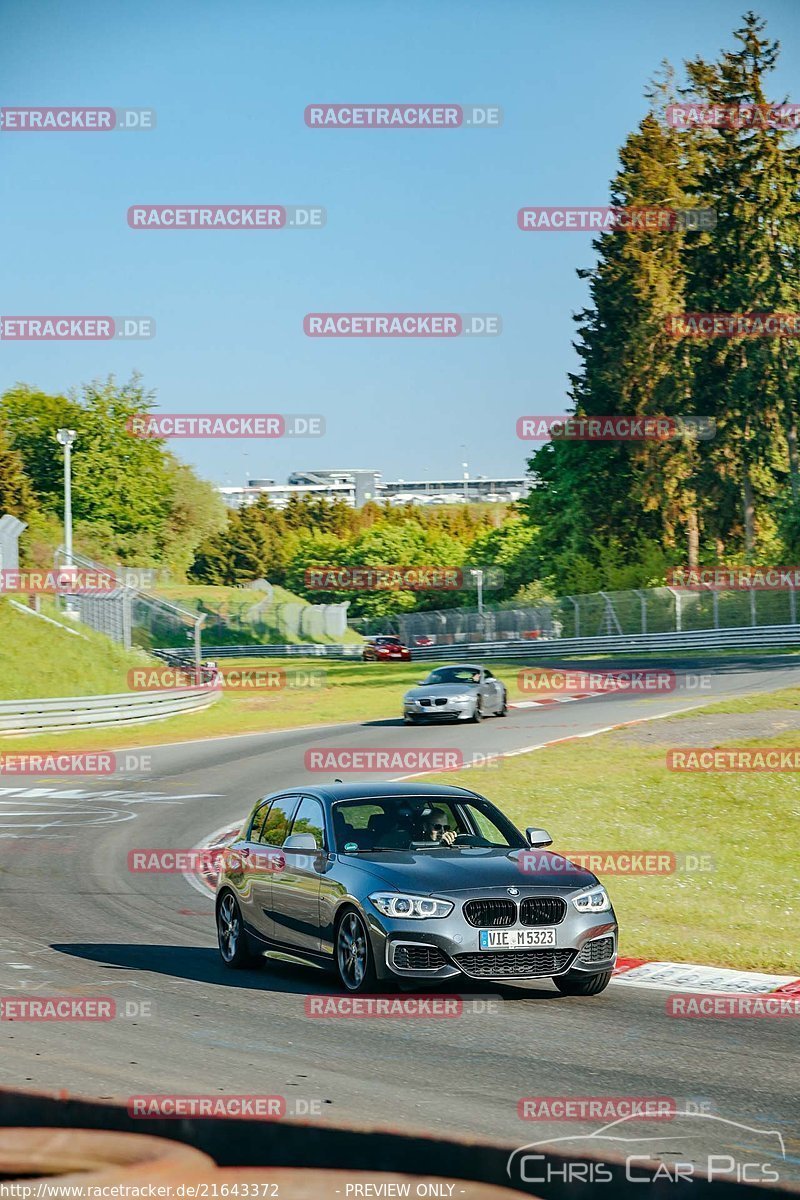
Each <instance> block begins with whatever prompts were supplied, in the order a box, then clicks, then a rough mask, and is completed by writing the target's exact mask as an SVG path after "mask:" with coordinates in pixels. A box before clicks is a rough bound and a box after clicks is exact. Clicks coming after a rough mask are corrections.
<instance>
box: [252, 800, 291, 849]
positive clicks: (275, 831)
mask: <svg viewBox="0 0 800 1200" xmlns="http://www.w3.org/2000/svg"><path fill="white" fill-rule="evenodd" d="M297 801H298V797H297V796H279V797H278V799H277V800H273V802H272V807H271V808H270V810H269V812H268V813H267V819H266V821H265V822H264V828H263V829H262V830H261V836H260V837H259V839H258V840H259V841H260V842H262V843H263V844H264V845H265V846H282V845H283V843H284V842H285V841H286V839H287V837H288V836H289V826H290V825H291V823H292V817H293V816H294V810H295V809H296V808H297Z"/></svg>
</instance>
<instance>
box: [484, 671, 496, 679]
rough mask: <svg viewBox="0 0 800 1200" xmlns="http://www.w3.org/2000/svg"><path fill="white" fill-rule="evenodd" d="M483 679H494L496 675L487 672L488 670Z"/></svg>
mask: <svg viewBox="0 0 800 1200" xmlns="http://www.w3.org/2000/svg"><path fill="white" fill-rule="evenodd" d="M483 677H484V679H494V675H493V674H492V672H491V671H487V670H484V672H483Z"/></svg>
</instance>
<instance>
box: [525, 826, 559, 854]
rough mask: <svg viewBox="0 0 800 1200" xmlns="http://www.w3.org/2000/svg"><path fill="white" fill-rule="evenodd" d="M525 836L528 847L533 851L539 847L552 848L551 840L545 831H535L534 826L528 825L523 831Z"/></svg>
mask: <svg viewBox="0 0 800 1200" xmlns="http://www.w3.org/2000/svg"><path fill="white" fill-rule="evenodd" d="M525 836H526V838H527V839H528V845H529V846H531V847H533V849H534V850H537V849H539V848H540V847H541V846H552V844H553V839H552V838H551V837H550V834H549V833H548V832H547V830H546V829H537V828H536V826H535V825H529V826H528V828H527V829H526V830H525Z"/></svg>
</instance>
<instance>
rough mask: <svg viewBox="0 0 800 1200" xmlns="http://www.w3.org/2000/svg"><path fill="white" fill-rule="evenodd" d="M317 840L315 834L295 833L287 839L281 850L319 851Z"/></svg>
mask: <svg viewBox="0 0 800 1200" xmlns="http://www.w3.org/2000/svg"><path fill="white" fill-rule="evenodd" d="M317 849H318V847H317V839H316V838H315V837H314V835H313V833H293V834H292V835H291V836H290V837H287V839H286V841H285V842H284V843H283V845H282V846H281V850H317Z"/></svg>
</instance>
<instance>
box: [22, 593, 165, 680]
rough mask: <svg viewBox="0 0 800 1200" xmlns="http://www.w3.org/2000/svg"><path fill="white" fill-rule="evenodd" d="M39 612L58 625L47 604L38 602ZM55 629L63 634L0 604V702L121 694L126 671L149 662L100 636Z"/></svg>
mask: <svg viewBox="0 0 800 1200" xmlns="http://www.w3.org/2000/svg"><path fill="white" fill-rule="evenodd" d="M42 611H43V612H44V613H46V615H47V616H49V617H51V618H53V619H59V618H57V614H56V609H55V607H54V606H53V605H52V604H48V603H46V602H44V603H43V604H42ZM60 624H61V625H63V626H64V628H56V627H55V626H54V625H51V624H49V623H48V622H47V621H40V620H38V619H37V618H36V617H35V616H33V615H30V616H28V615H27V614H26V613H21V612H19V610H18V609H16V608H14V607H13V605H12V604H10V603H9V602H8V601H7V600H2V599H0V700H34V699H39V698H41V697H44V696H93V695H99V694H102V693H109V692H126V691H128V680H127V673H128V670H129V668H130V667H135V666H141V665H142V664H143V663H147V662H149V661H150V660H149V659H148V658H147V657H146V656H145V655H144V654H143V653H142V652H141V651H133V652H130V653H127V652H126V651H125V650H123V649H122V647H121V646H118V645H116V644H115V643H114V642H111V641H109V639H108V638H106V637H105V636H103V634H99V633H94V632H93V631H92V630H90V629H87V628H86V627H85V626H83V625H80V624H77V623H75V624H73V623H71V622H70V621H69V620H68V619H67V618H61V619H60ZM69 629H74V630H75V631H76V632H77V633H79V634H80V635H81V636H80V637H75V636H73V635H72V634H70V633H69V632H68V630H69Z"/></svg>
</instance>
